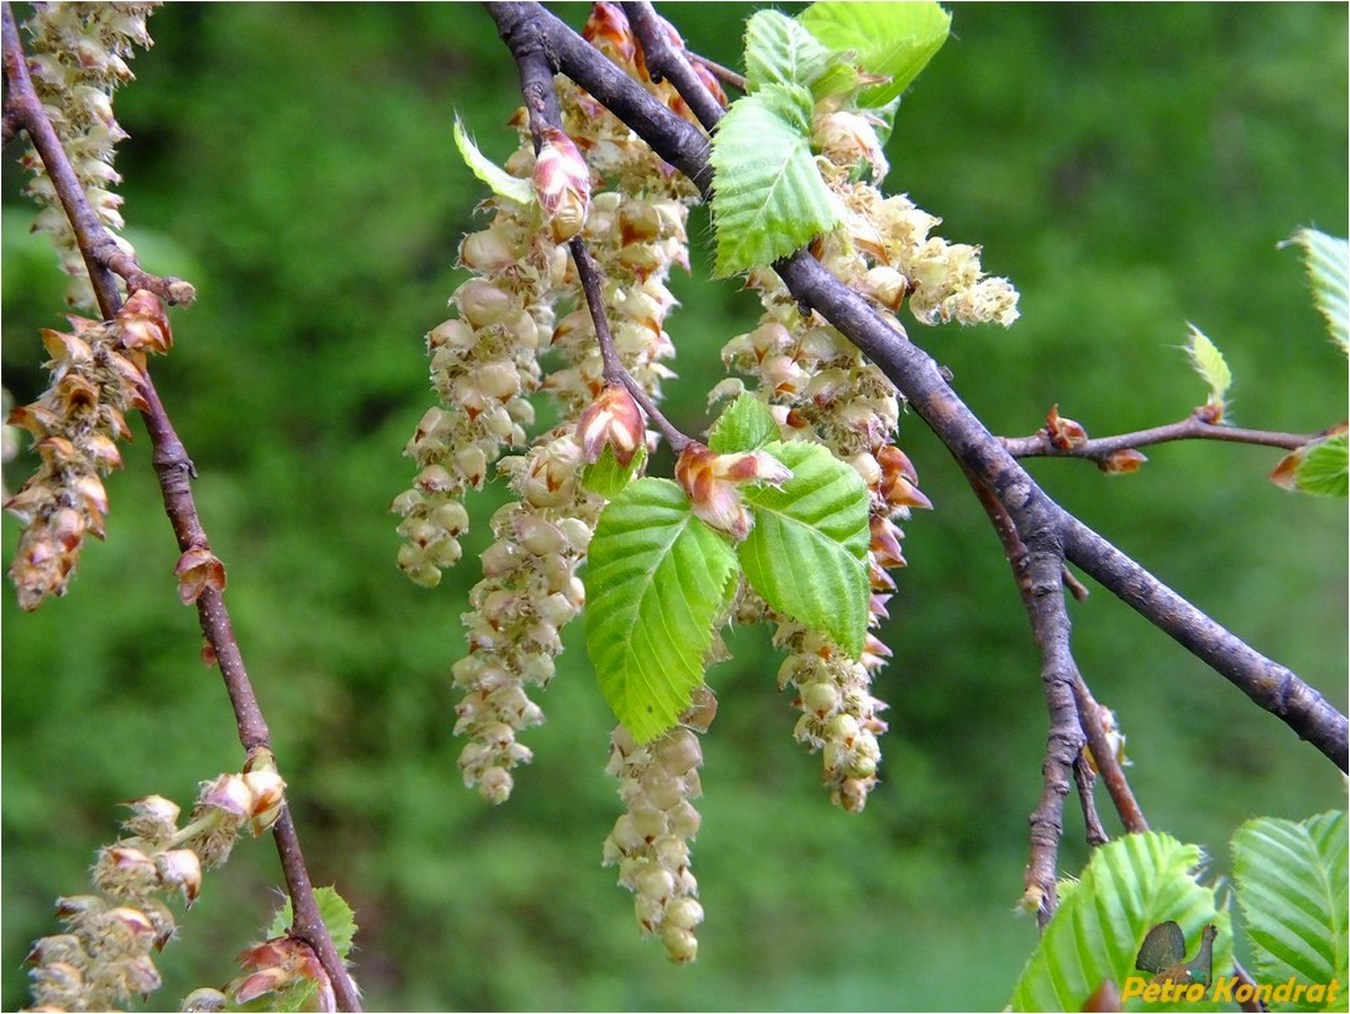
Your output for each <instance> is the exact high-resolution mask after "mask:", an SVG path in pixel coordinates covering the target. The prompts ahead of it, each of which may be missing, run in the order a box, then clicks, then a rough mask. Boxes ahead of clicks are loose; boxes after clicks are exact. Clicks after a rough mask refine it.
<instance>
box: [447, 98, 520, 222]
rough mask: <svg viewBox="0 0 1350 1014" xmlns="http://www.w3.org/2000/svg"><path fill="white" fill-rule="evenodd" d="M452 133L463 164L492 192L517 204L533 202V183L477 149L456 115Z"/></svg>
mask: <svg viewBox="0 0 1350 1014" xmlns="http://www.w3.org/2000/svg"><path fill="white" fill-rule="evenodd" d="M454 134H455V147H456V148H458V149H459V154H460V157H462V158H463V159H464V164H465V165H467V166H468V167H469V168H470V169H471V170H473V174H474V175H475V176H477V177H478V178H479V179H480V180H482V181H483V182H484V183H486V184H487V185H488V187H489V188H491V190H492V192H493V193H494V194H496V195H497V196H498V197H505V198H507V199H508V200H511V201H515V202H516V203H517V204H525V205H529V204H533V203H534V199H535V198H534V184H533V183H531V182H530V181H529V180H522V179H519V178H517V177H515V176H512V175H511V174H510V173H508V172H507V171H506V170H505V169H503V168H502V167H501V166H499V165H497V164H496V163H495V162H493V161H492V160H491V159H489V158H488V157H487V156H486V155H484V154H483V153H482V152H481V151H479V150H478V145H476V144H474V143H473V138H471V137H469V134H468V131H466V130H465V129H464V121H462V120H461V119H460V118H459V117H458V116H456V117H455V127H454Z"/></svg>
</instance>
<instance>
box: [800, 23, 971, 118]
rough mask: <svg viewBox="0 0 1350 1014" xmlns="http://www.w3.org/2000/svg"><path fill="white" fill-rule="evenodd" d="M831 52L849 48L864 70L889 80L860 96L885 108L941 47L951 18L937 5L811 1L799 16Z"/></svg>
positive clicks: (866, 104)
mask: <svg viewBox="0 0 1350 1014" xmlns="http://www.w3.org/2000/svg"><path fill="white" fill-rule="evenodd" d="M797 20H798V21H800V22H801V23H802V24H803V25H805V26H806V28H807V29H808V30H809V31H810V32H811V34H812V35H814V36H815V37H816V38H817V39H819V40H820V41H821V42H823V43H824V44H825V45H826V46H828V47H829V48H831V49H834V50H841V51H844V50H852V51H853V52H854V53H856V54H857V60H858V62H859V63H860V64H861V65H862V68H863V69H864V70H866V71H868V72H869V73H872V74H884V75H886V76H887V77H889V78H890V81H889V82H888V83H886V84H883V85H878V86H876V87H875V88H868V89H866V90H865V91H863V93H862V95H861V96H859V101H860V103H861V104H862V105H864V106H884V105H886V104H887V103H888V102H890V101H891V100H892V99H894V98H895V97H896V96H898V95H899V94H900V93H901V92H903V91H904V90H905V89H906V88H908V87H909V85H910V82H912V81H913V80H914V79H915V78H916V77H918V76H919V71H921V70H923V68H924V67H925V65H927V63H928V61H929V60H931V59H932V58H933V56H934V54H935V53H937V51H938V50H939V49H941V48H942V44H943V43H944V42H946V41H947V36H948V35H949V34H950V33H951V27H952V16H951V15H950V14H948V13H947V12H946V11H944V10H943V9H942V8H941V7H940V6H939V5H938V4H936V3H928V2H925V3H902V4H895V3H893V4H884V3H840V2H829V0H827V2H821V3H814V4H812V5H811V6H810V7H808V8H806V10H804V11H802V12H801V13H800V14H799V15H797Z"/></svg>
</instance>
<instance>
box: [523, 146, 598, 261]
mask: <svg viewBox="0 0 1350 1014" xmlns="http://www.w3.org/2000/svg"><path fill="white" fill-rule="evenodd" d="M539 136H540V138H541V139H542V143H541V144H540V146H539V154H538V157H537V158H536V159H535V163H534V192H535V196H537V197H538V198H539V206H540V207H541V208H543V209H544V217H545V218H546V219H547V220H548V223H549V228H550V230H551V231H552V233H553V241H554V242H555V243H565V242H567V241H568V240H569V239H571V238H572V237H573V236H575V235H576V234H577V233H579V232H580V231H581V227H582V226H583V225H585V224H586V215H587V213H588V212H589V211H590V206H591V171H590V169H589V168H588V167H587V165H586V160H585V159H583V158H582V157H581V152H580V151H578V150H577V146H576V145H575V144H573V143H572V139H571V138H570V137H568V136H567V135H566V134H564V133H563V132H562V131H561V130H558V129H557V128H556V127H544V128H543V129H542V130H541V131H540V132H539Z"/></svg>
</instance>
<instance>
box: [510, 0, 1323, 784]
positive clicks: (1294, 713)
mask: <svg viewBox="0 0 1350 1014" xmlns="http://www.w3.org/2000/svg"><path fill="white" fill-rule="evenodd" d="M487 6H488V10H489V13H490V14H491V15H492V17H493V18H494V20H495V21H496V22H497V27H498V31H499V33H500V35H501V36H502V38H503V40H504V41H505V42H506V44H507V45H508V47H509V48H510V49H511V51H512V53H513V54H514V55H515V56H516V58H517V59H520V58H521V57H522V56H523V55H525V54H528V53H531V52H539V53H543V54H544V55H545V56H546V57H547V58H548V59H549V60H550V61H551V63H552V65H553V66H554V67H556V68H557V69H558V70H560V71H562V72H563V73H564V74H566V75H567V76H568V77H570V78H572V79H573V80H574V81H576V82H577V84H579V85H581V87H583V88H585V89H586V90H587V91H588V92H589V93H590V94H591V95H592V96H594V97H595V98H596V99H597V100H599V101H600V102H601V103H603V104H604V105H605V106H606V107H607V108H609V109H610V111H611V112H613V113H614V114H615V115H616V116H618V117H619V118H620V119H621V120H623V121H624V122H625V123H626V124H627V125H628V126H629V127H630V128H632V129H633V130H634V131H635V132H637V134H638V135H639V136H641V137H642V138H643V140H645V141H646V142H647V143H648V144H649V145H650V146H651V147H652V149H653V150H654V151H655V152H656V153H657V154H658V155H660V156H661V157H662V158H663V159H665V160H666V161H667V162H668V163H670V164H671V165H673V166H675V167H676V168H678V169H679V170H680V171H682V172H683V173H684V174H685V175H686V176H688V177H689V179H690V180H692V181H693V182H694V184H695V185H696V186H698V187H699V189H700V190H701V191H702V193H703V194H704V196H705V197H707V196H709V195H710V194H711V190H712V183H713V179H712V175H713V174H712V169H711V166H710V165H709V162H708V155H709V144H708V140H707V138H706V137H704V136H703V134H702V132H701V131H699V129H698V128H697V127H695V126H694V125H693V124H690V123H688V122H686V121H684V120H682V119H680V118H679V117H677V116H675V115H674V114H672V113H671V112H670V111H669V110H667V109H665V108H664V107H662V106H661V105H660V104H659V103H657V102H656V101H654V100H653V99H652V98H651V96H650V95H648V94H647V92H646V91H645V90H644V89H643V88H642V87H641V86H639V85H638V84H637V82H635V81H633V80H632V79H631V78H629V77H628V76H627V75H626V74H624V73H623V72H622V71H621V70H620V69H619V68H618V67H616V66H615V65H614V64H612V63H610V62H609V61H608V60H606V59H605V58H604V57H603V56H602V55H601V54H599V53H598V52H597V51H596V50H595V49H594V48H593V47H591V46H590V45H589V44H587V43H586V42H585V40H583V39H582V38H581V37H580V36H578V35H577V34H576V33H575V32H573V31H572V30H571V29H570V28H569V27H568V26H567V25H565V24H564V23H563V22H561V21H560V20H558V19H557V18H556V17H554V16H553V15H552V14H551V13H549V12H548V11H547V10H545V9H544V8H543V7H542V6H540V5H539V4H537V3H512V4H488V5H487ZM774 267H775V269H776V270H777V271H778V273H779V275H780V276H781V277H782V279H783V280H784V282H785V283H786V284H787V286H788V288H789V289H790V291H791V292H792V294H793V295H794V296H795V297H796V298H797V300H798V302H799V303H800V304H801V305H802V306H803V307H811V308H813V309H814V310H815V311H816V312H817V313H819V314H820V315H821V316H822V317H823V318H824V319H825V320H827V321H828V322H829V323H831V324H832V325H834V326H835V327H836V328H837V329H838V330H839V331H840V332H842V333H843V334H844V335H845V336H847V337H848V338H849V339H850V340H851V341H852V342H853V343H854V344H855V345H857V346H858V348H860V349H861V350H862V351H863V352H864V353H865V354H867V355H868V356H869V357H870V358H871V360H872V361H873V362H874V363H875V364H876V365H877V366H878V367H879V368H880V369H881V370H882V371H883V372H884V373H885V374H886V376H887V377H888V378H889V379H890V380H891V382H892V383H894V384H895V386H896V388H897V390H898V391H899V392H900V393H901V394H902V395H903V396H904V397H905V399H906V400H907V401H908V403H909V405H910V407H911V408H912V409H913V410H914V411H915V412H916V413H917V414H918V415H919V416H920V417H921V418H923V420H924V421H925V422H926V423H927V424H928V425H929V427H930V428H932V430H933V431H934V433H935V434H937V436H938V437H939V439H941V440H942V441H943V443H944V444H946V445H947V447H948V448H949V449H950V450H951V452H952V453H953V454H954V455H956V457H957V458H958V459H959V460H960V461H961V462H962V463H963V464H964V465H965V466H966V467H967V468H969V469H970V470H971V471H972V472H973V473H974V474H975V475H976V476H977V477H978V478H979V481H980V482H981V484H983V485H984V486H985V487H986V488H988V489H989V490H990V491H991V493H992V494H993V495H994V496H995V497H997V498H998V500H999V502H1000V503H1001V504H1002V505H1003V506H1004V508H1005V509H1006V510H1007V511H1008V514H1009V516H1010V517H1011V518H1012V519H1013V522H1014V524H1015V525H1016V526H1017V530H1018V532H1019V533H1020V534H1021V537H1022V538H1023V540H1024V541H1025V542H1026V543H1027V546H1028V548H1029V549H1030V551H1031V552H1032V553H1039V552H1046V553H1049V554H1051V555H1052V556H1054V557H1055V558H1056V559H1057V560H1058V561H1059V562H1060V563H1062V561H1063V560H1065V559H1068V560H1070V561H1072V562H1074V563H1076V564H1078V565H1079V566H1080V567H1082V568H1083V569H1084V570H1086V571H1087V572H1088V573H1089V574H1090V575H1092V577H1094V578H1095V579H1096V580H1097V581H1099V582H1100V583H1101V584H1102V585H1103V586H1104V587H1106V588H1107V589H1108V590H1110V591H1111V592H1113V593H1114V594H1116V595H1117V596H1119V597H1121V598H1122V599H1123V600H1125V601H1126V602H1128V603H1129V604H1130V605H1131V606H1133V607H1134V608H1135V609H1137V610H1138V611H1139V612H1140V613H1141V615H1143V616H1144V617H1145V618H1146V619H1148V620H1149V621H1150V622H1151V623H1153V624H1154V625H1156V626H1158V627H1159V628H1161V629H1163V630H1165V631H1166V632H1167V633H1169V634H1170V635H1171V636H1173V637H1174V638H1176V639H1177V640H1178V642H1179V643H1181V644H1182V645H1183V646H1184V647H1186V648H1187V650H1189V651H1191V652H1193V653H1194V654H1195V655H1196V656H1197V657H1199V658H1200V659H1202V660H1203V661H1204V662H1206V663H1207V664H1208V665H1210V666H1211V667H1213V668H1215V669H1216V670H1218V671H1219V672H1221V673H1222V674H1223V675H1224V676H1225V677H1227V678H1228V679H1229V680H1231V681H1232V682H1234V683H1235V684H1236V685H1238V686H1239V687H1240V688H1241V689H1242V690H1243V692H1244V693H1246V694H1247V695H1248V696H1249V697H1251V698H1252V699H1253V700H1254V701H1256V702H1257V703H1258V704H1260V705H1261V706H1262V707H1263V708H1265V709H1266V710H1268V711H1271V712H1272V713H1273V714H1275V715H1277V716H1278V717H1279V718H1280V719H1281V720H1283V721H1284V722H1285V723H1286V724H1287V725H1289V726H1290V728H1292V729H1293V730H1294V731H1295V732H1296V733H1297V734H1298V735H1299V736H1300V737H1301V738H1303V739H1307V740H1309V741H1310V742H1312V743H1313V744H1314V745H1316V746H1317V748H1318V749H1319V750H1321V751H1322V752H1323V753H1324V754H1326V755H1327V757H1329V758H1330V759H1331V760H1332V761H1333V762H1334V763H1335V764H1336V765H1337V766H1338V767H1340V768H1341V769H1342V770H1346V769H1347V765H1348V764H1350V745H1348V743H1347V740H1348V738H1350V728H1348V726H1347V721H1346V718H1345V716H1344V715H1342V714H1340V712H1338V711H1337V710H1336V709H1335V708H1334V707H1333V706H1332V705H1331V704H1330V703H1329V702H1328V701H1327V700H1326V699H1325V698H1323V697H1322V696H1321V695H1320V694H1319V693H1317V691H1315V690H1313V689H1312V688H1311V687H1309V686H1308V685H1307V684H1306V683H1304V682H1303V681H1302V680H1300V679H1299V678H1298V677H1297V676H1296V675H1295V674H1294V673H1292V672H1290V671H1289V670H1288V669H1286V668H1285V667H1283V666H1280V665H1278V664H1277V663H1275V662H1273V661H1271V660H1270V659H1267V658H1265V657H1264V656H1262V655H1261V654H1260V653H1259V652H1257V651H1255V650H1254V649H1252V648H1251V647H1250V646H1248V645H1246V644H1245V643H1244V642H1242V641H1241V640H1240V639H1238V638H1236V637H1235V636H1234V635H1232V634H1231V633H1229V632H1228V631H1227V630H1225V629H1224V628H1223V627H1222V626H1220V625H1219V624H1218V623H1216V622H1215V621H1214V620H1212V619H1211V618H1209V617H1208V616H1205V614H1204V613H1202V612H1201V611H1200V610H1198V609H1196V608H1195V607H1194V606H1192V605H1191V604H1190V603H1188V602H1186V601H1185V600H1184V599H1182V598H1181V596H1179V595H1177V594H1176V593H1175V592H1173V591H1172V590H1171V589H1169V588H1167V587H1166V586H1165V585H1164V584H1163V583H1162V582H1160V581H1159V580H1158V579H1157V578H1155V577H1154V576H1153V575H1151V574H1149V573H1148V572H1147V571H1146V570H1144V569H1143V568H1142V567H1140V566H1139V565H1138V564H1137V563H1135V562H1134V561H1132V560H1130V559H1129V558H1128V557H1125V556H1124V554H1122V553H1120V552H1119V550H1116V549H1114V547H1109V543H1106V542H1105V540H1103V539H1101V537H1100V536H1097V535H1096V534H1095V533H1093V532H1091V530H1090V529H1088V528H1087V527H1086V526H1084V525H1083V524H1082V522H1080V521H1078V520H1077V519H1076V518H1074V517H1073V516H1072V515H1071V514H1069V513H1068V512H1067V511H1065V510H1064V509H1063V508H1061V507H1060V506H1059V505H1058V504H1056V503H1055V502H1054V501H1053V500H1051V499H1050V497H1049V496H1047V495H1046V494H1045V492H1044V491H1042V490H1041V489H1040V488H1039V487H1038V486H1037V485H1036V483H1035V482H1034V481H1033V480H1032V479H1031V477H1030V476H1029V475H1027V473H1026V472H1025V471H1024V470H1023V469H1022V467H1021V466H1020V465H1019V464H1018V463H1017V461H1016V459H1015V458H1014V457H1013V456H1012V455H1011V454H1009V453H1008V451H1007V450H1006V449H1005V447H1004V446H1003V444H1002V442H1001V441H1000V440H999V439H998V438H997V437H996V436H994V435H993V434H992V433H990V432H989V430H988V429H987V428H986V427H985V426H984V425H983V424H982V423H981V422H980V421H979V419H978V418H977V417H976V416H975V415H974V414H973V413H972V412H971V411H970V409H969V408H968V407H967V406H966V405H965V404H964V403H963V402H962V401H961V399H960V398H959V397H958V396H957V395H956V392H955V391H954V390H953V389H952V388H951V386H950V384H948V383H947V381H946V379H945V378H944V377H943V376H942V373H941V370H940V369H939V368H938V365H937V363H936V362H935V361H934V360H933V359H932V357H930V356H929V355H928V354H927V353H926V352H925V351H924V350H923V349H921V348H919V347H918V346H917V345H915V344H914V343H913V342H911V341H910V340H909V338H908V337H907V336H906V335H905V334H904V333H903V332H902V331H900V330H899V329H898V328H895V327H892V326H891V325H889V324H887V323H886V322H885V321H883V320H882V319H880V318H879V317H878V316H877V315H876V314H875V313H874V312H873V311H872V308H871V306H870V305H869V304H868V303H867V302H866V301H865V300H864V299H863V298H862V297H861V296H859V295H858V294H857V293H855V292H853V291H851V290H850V289H848V288H847V287H846V286H845V285H843V284H842V283H841V282H840V281H839V280H838V279H837V278H835V277H834V276H833V275H831V274H830V273H829V272H828V271H827V270H826V269H825V268H824V267H822V266H821V264H820V263H819V262H818V261H816V260H815V259H814V258H813V257H811V255H810V254H809V253H808V252H806V251H804V250H800V251H798V252H797V253H795V254H793V255H792V256H790V257H788V258H785V259H784V260H783V261H780V262H779V263H777V264H775V265H774ZM1107 547H1109V550H1110V551H1109V552H1107ZM1057 573H1058V572H1057ZM1182 605H1184V610H1183V613H1182V615H1184V620H1178V613H1177V612H1176V608H1177V607H1178V606H1182Z"/></svg>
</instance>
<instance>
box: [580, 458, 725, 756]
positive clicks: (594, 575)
mask: <svg viewBox="0 0 1350 1014" xmlns="http://www.w3.org/2000/svg"><path fill="white" fill-rule="evenodd" d="M588 560H589V563H588V564H587V573H586V650H587V652H588V653H589V654H590V656H591V662H592V664H593V665H594V666H595V672H596V676H597V677H598V678H599V681H600V689H601V692H602V693H603V694H604V695H605V700H606V701H607V702H609V706H610V708H612V709H613V711H614V714H615V715H616V716H617V717H618V719H619V721H621V722H622V723H623V724H624V725H626V726H627V727H628V731H629V732H631V733H632V734H633V737H634V738H635V739H637V740H638V742H640V743H645V742H647V741H649V740H651V739H654V738H655V737H656V736H659V735H660V734H661V733H663V732H665V731H666V730H667V729H669V728H671V727H672V726H673V725H674V724H675V722H676V720H677V719H678V718H679V716H680V714H681V712H683V711H684V710H685V709H686V708H687V707H688V706H689V697H690V694H691V693H692V692H693V690H694V688H695V687H696V686H698V685H699V684H700V683H701V682H702V681H703V669H704V665H703V660H704V657H705V655H706V654H707V652H708V649H709V648H710V647H711V646H712V640H713V624H714V622H715V621H716V620H717V619H718V618H719V617H721V615H722V614H723V612H724V611H725V610H726V608H727V606H728V605H729V604H730V602H731V597H732V595H733V594H735V591H736V581H737V566H736V554H735V553H734V552H733V551H732V549H731V547H730V546H729V545H727V542H726V540H725V539H724V538H723V537H722V536H720V535H718V534H717V533H716V532H714V531H713V530H712V529H711V528H709V527H708V526H707V525H705V524H704V523H703V522H701V521H699V520H697V519H696V518H695V517H694V515H693V512H692V511H691V510H690V507H689V501H688V499H687V498H686V497H685V495H684V491H683V490H682V489H680V487H679V486H677V485H676V484H675V483H673V482H671V481H670V480H669V479H638V480H636V481H634V482H632V483H629V485H628V486H627V487H626V488H625V489H624V491H623V492H622V493H620V494H619V496H618V497H616V498H615V499H614V501H613V502H611V503H610V504H609V506H608V507H606V508H605V510H604V512H603V513H602V514H601V515H600V521H599V523H598V524H597V525H596V527H595V536H594V537H593V538H592V539H591V544H590V548H589V550H588Z"/></svg>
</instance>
